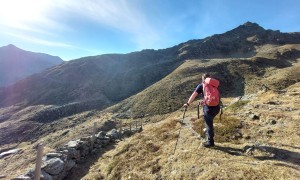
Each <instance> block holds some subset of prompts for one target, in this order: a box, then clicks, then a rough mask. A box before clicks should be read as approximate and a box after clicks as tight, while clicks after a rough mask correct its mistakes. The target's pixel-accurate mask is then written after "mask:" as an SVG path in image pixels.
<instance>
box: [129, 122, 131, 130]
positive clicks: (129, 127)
mask: <svg viewBox="0 0 300 180" xmlns="http://www.w3.org/2000/svg"><path fill="white" fill-rule="evenodd" d="M129 130H130V132H131V122H130V123H129Z"/></svg>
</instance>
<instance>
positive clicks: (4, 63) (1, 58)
mask: <svg viewBox="0 0 300 180" xmlns="http://www.w3.org/2000/svg"><path fill="white" fill-rule="evenodd" d="M62 62H63V60H62V59H61V58H60V57H57V56H51V55H48V54H44V53H34V52H30V51H25V50H22V49H20V48H18V47H16V46H14V45H12V44H10V45H7V46H3V47H0V87H1V86H8V85H11V84H13V83H15V82H17V81H18V80H21V79H23V78H25V77H27V76H29V75H32V74H34V73H38V72H41V71H43V70H45V69H46V68H49V67H51V66H54V65H57V64H60V63H62Z"/></svg>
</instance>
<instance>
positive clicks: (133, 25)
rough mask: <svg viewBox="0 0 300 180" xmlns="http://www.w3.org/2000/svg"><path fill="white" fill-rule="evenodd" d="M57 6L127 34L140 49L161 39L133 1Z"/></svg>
mask: <svg viewBox="0 0 300 180" xmlns="http://www.w3.org/2000/svg"><path fill="white" fill-rule="evenodd" d="M57 6H59V8H62V9H63V10H64V11H65V12H69V13H72V14H77V15H79V16H80V17H81V18H82V17H84V18H86V19H88V20H89V21H92V22H94V23H97V24H100V25H104V26H106V27H110V28H114V29H118V30H120V31H123V32H126V33H128V34H130V35H131V40H132V41H134V42H135V43H136V44H137V45H138V46H139V47H149V46H151V45H153V44H154V43H156V42H157V41H158V40H159V39H160V33H158V31H157V30H155V28H154V27H152V26H151V24H149V23H148V19H147V17H146V16H145V15H144V14H143V12H141V11H140V10H139V8H138V7H136V5H135V4H133V3H132V1H124V0H115V1H92V0H85V1H80V0H79V1H71V0H68V1H62V2H60V3H57Z"/></svg>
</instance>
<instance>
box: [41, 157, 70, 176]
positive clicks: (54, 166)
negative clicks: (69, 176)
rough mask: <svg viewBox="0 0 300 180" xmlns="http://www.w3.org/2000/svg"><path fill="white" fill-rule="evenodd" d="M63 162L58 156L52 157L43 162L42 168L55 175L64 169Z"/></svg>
mask: <svg viewBox="0 0 300 180" xmlns="http://www.w3.org/2000/svg"><path fill="white" fill-rule="evenodd" d="M64 166H65V163H64V162H63V161H62V160H61V159H60V158H52V159H49V160H47V161H46V162H45V166H44V168H43V170H44V171H45V172H47V173H49V174H51V175H57V174H59V173H61V172H62V171H63V169H64Z"/></svg>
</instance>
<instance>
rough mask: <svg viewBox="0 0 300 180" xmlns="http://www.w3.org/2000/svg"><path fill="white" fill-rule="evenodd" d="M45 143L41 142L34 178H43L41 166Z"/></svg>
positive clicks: (35, 179)
mask: <svg viewBox="0 0 300 180" xmlns="http://www.w3.org/2000/svg"><path fill="white" fill-rule="evenodd" d="M43 150H44V145H43V144H39V145H38V149H37V155H36V163H35V171H34V180H40V178H41V167H42V158H43Z"/></svg>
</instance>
